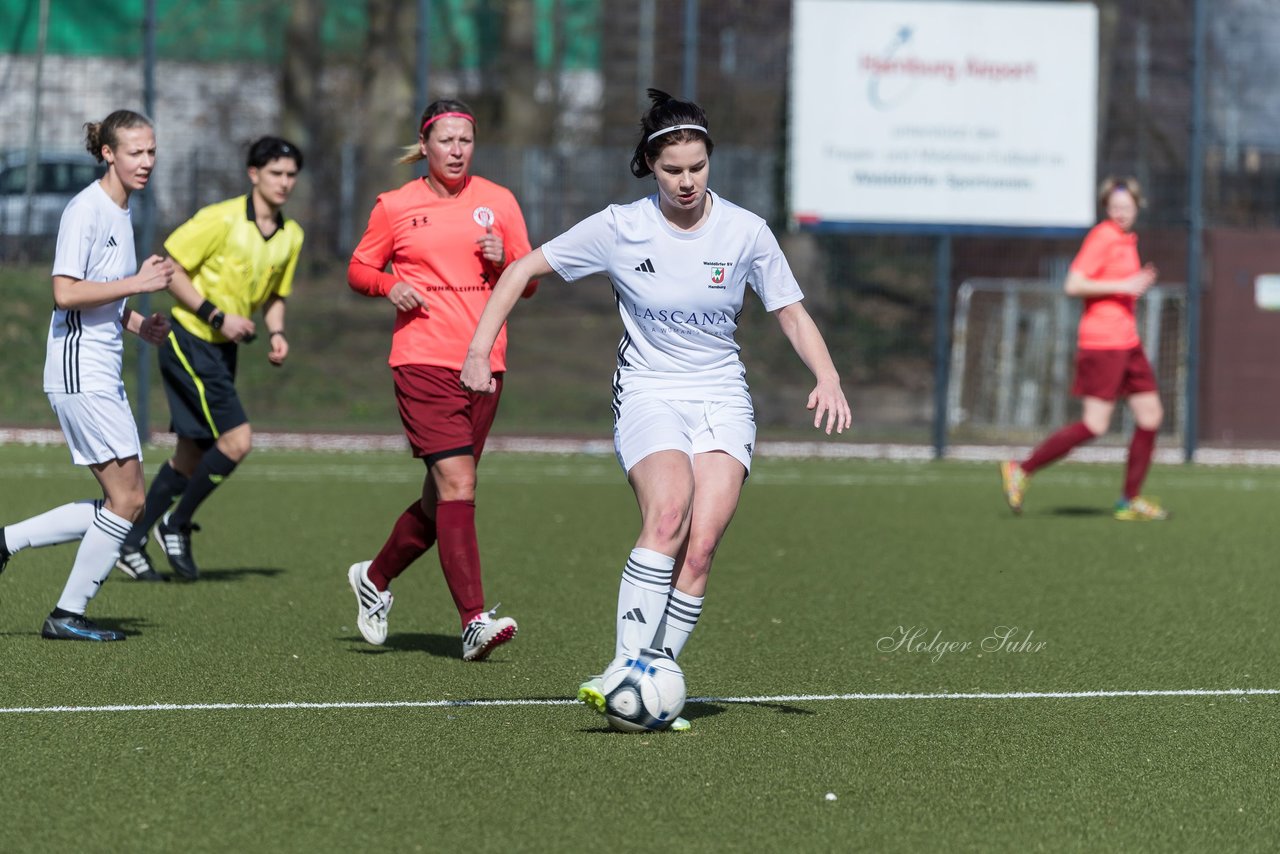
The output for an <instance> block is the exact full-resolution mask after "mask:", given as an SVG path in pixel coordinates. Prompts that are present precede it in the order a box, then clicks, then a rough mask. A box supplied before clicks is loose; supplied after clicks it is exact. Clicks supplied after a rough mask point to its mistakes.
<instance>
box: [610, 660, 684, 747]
mask: <svg viewBox="0 0 1280 854" xmlns="http://www.w3.org/2000/svg"><path fill="white" fill-rule="evenodd" d="M602 683H603V684H602V685H601V691H602V693H603V694H604V714H605V717H606V718H608V720H609V726H611V727H613V728H614V729H616V730H620V731H622V732H653V731H655V730H661V729H666V728H667V727H669V726H671V724H672V722H673V721H675V719H676V717H677V716H678V715H679V714H680V711H681V710H682V709H683V708H684V672H683V671H682V670H681V669H680V665H678V664H676V662H675V659H674V658H672V657H671V656H669V655H667V654H666V653H664V652H662V651H661V650H656V649H642V650H640V654H639V655H636V656H634V657H633V656H621V657H619V658H617V659H614V661H613V663H612V664H610V665H609V669H608V670H606V671H605V672H604V678H603V680H602Z"/></svg>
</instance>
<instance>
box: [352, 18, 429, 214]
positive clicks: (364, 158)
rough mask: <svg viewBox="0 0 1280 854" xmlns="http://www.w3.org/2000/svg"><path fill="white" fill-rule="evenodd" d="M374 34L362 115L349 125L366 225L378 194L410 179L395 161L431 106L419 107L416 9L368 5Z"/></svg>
mask: <svg viewBox="0 0 1280 854" xmlns="http://www.w3.org/2000/svg"><path fill="white" fill-rule="evenodd" d="M365 8H366V10H367V13H368V19H369V30H368V33H367V35H366V37H365V51H364V60H363V62H362V64H361V69H360V71H361V73H360V108H359V109H360V114H359V115H358V116H351V117H349V118H348V119H347V120H346V121H345V122H344V124H345V125H346V127H347V128H348V129H349V131H350V133H351V134H352V137H353V139H352V141H353V142H354V143H356V144H357V151H358V163H359V180H358V181H357V185H356V186H357V190H356V200H355V218H356V221H357V222H362V221H363V218H364V217H365V215H366V214H368V212H369V210H370V209H372V207H373V201H374V199H375V198H376V197H377V195H378V193H380V192H383V191H384V190H388V189H390V188H392V187H395V186H397V185H399V184H401V183H403V182H404V181H405V180H407V178H408V176H409V174H410V173H409V171H408V170H407V169H406V168H405V167H403V166H397V165H396V164H395V161H396V159H397V157H398V155H399V153H400V149H401V148H402V147H403V146H405V145H409V144H410V143H412V142H413V141H414V133H413V122H414V119H415V118H416V117H417V115H418V113H419V111H420V110H421V109H422V108H423V107H424V106H425V104H416V103H415V101H414V86H413V79H412V72H413V68H414V55H415V53H414V41H413V33H414V23H415V15H416V9H415V4H413V3H405V2H400V0H366V5H365Z"/></svg>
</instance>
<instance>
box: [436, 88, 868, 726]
mask: <svg viewBox="0 0 1280 854" xmlns="http://www.w3.org/2000/svg"><path fill="white" fill-rule="evenodd" d="M649 97H650V99H651V100H652V101H653V105H652V107H650V109H649V110H648V112H646V113H645V115H644V117H643V118H642V120H641V124H642V127H643V131H642V133H641V137H640V142H639V144H638V145H637V146H636V151H635V156H634V157H633V158H632V161H631V171H632V173H633V174H634V175H635V176H636V177H637V178H645V177H648V176H649V175H653V176H654V177H655V178H656V181H657V192H656V193H654V194H653V195H651V196H649V197H647V198H644V199H640V200H639V201H636V202H632V203H631V204H629V205H611V206H609V207H608V208H606V209H605V210H603V211H600V212H599V213H597V214H595V215H593V216H590V217H588V218H587V219H585V220H583V221H582V222H580V223H578V224H577V225H576V226H574V227H573V228H571V229H570V230H569V231H567V232H565V233H564V234H561V235H560V236H559V237H556V238H554V239H553V240H551V241H549V242H548V243H546V244H544V245H543V246H542V247H540V248H539V249H536V250H534V251H533V252H531V253H530V254H528V255H525V256H523V257H522V258H520V259H518V260H517V261H515V263H513V264H511V265H510V266H508V267H507V269H506V270H505V271H504V272H503V274H502V277H501V278H500V279H499V280H498V284H497V285H495V286H494V289H493V295H492V296H491V297H490V299H489V302H488V304H487V305H486V306H485V310H484V314H483V315H482V316H481V318H480V323H479V325H478V326H477V328H476V332H475V337H474V338H473V339H472V341H471V347H470V349H469V350H468V353H467V360H466V363H465V365H464V366H463V369H462V375H461V382H462V385H463V387H465V388H467V389H470V390H473V391H481V392H484V391H491V390H492V389H493V388H494V383H493V380H492V379H491V378H490V373H489V349H490V347H492V345H493V342H494V339H495V337H496V336H497V334H498V330H499V329H500V328H501V326H502V324H503V322H504V321H505V320H506V318H507V315H508V314H510V312H511V309H512V307H513V306H514V305H515V302H516V300H517V299H518V298H519V296H520V292H521V291H522V290H523V289H524V286H525V283H526V282H528V281H529V280H530V279H533V278H536V277H538V276H544V275H547V274H549V273H551V272H555V273H557V274H558V275H559V276H560V277H561V278H563V279H564V280H565V281H568V282H573V281H576V280H577V279H580V278H582V277H584V276H587V275H590V274H592V273H605V274H606V275H607V276H608V277H609V279H610V281H611V282H612V283H613V288H614V293H615V295H616V298H617V304H618V310H619V313H620V314H621V315H622V324H623V335H622V341H621V343H620V344H619V345H618V368H617V372H616V373H615V374H614V381H613V412H614V446H615V448H616V450H617V454H618V461H619V463H621V465H622V467H623V468H624V469H625V470H626V472H627V479H628V480H629V481H630V483H631V487H632V489H633V490H634V491H635V494H636V501H637V503H638V504H639V505H640V517H641V527H640V536H639V538H638V539H637V540H636V544H635V548H633V549H632V551H631V554H630V555H629V556H628V558H627V560H626V563H625V566H624V568H623V570H622V583H621V586H620V588H619V591H618V610H617V620H616V643H615V646H614V655H615V657H617V656H633V655H635V654H636V653H637V652H639V651H640V650H641V649H642V648H646V647H649V648H656V649H660V650H663V651H665V652H666V653H667V654H669V655H670V656H672V657H673V658H675V657H678V656H679V655H680V652H681V650H682V649H683V648H684V646H685V643H686V642H687V641H688V639H689V635H690V633H691V632H692V631H693V629H694V626H695V625H697V622H698V618H699V616H700V615H701V613H702V604H703V597H704V594H705V592H706V587H707V574H708V572H709V571H710V569H711V561H712V558H713V557H714V556H715V552H716V547H717V545H719V543H720V539H721V537H722V536H724V532H725V529H726V528H728V526H729V520H730V519H732V518H733V513H734V511H735V510H736V509H737V506H738V498H739V495H740V493H741V490H742V485H743V483H744V482H745V480H746V478H747V475H748V473H749V472H750V470H751V454H752V450H753V448H754V447H755V435H756V429H755V417H754V412H753V410H752V406H751V395H750V393H749V392H748V391H747V383H746V369H745V368H744V366H743V364H742V362H741V360H740V359H739V358H738V350H739V347H738V344H737V342H736V341H735V340H734V332H735V331H736V329H737V321H738V317H739V314H740V313H741V311H742V302H743V297H744V296H745V292H746V288H747V287H748V286H750V287H751V289H752V290H754V291H755V292H756V294H757V295H758V296H759V297H760V299H761V301H762V302H763V303H764V306H765V308H766V309H767V310H769V311H770V312H772V313H773V314H774V315H775V316H776V317H777V318H778V322H779V323H780V324H781V326H782V331H783V332H784V334H785V335H786V336H787V338H788V339H789V340H790V342H791V345H792V347H794V348H795V351H796V353H797V354H798V355H799V356H800V358H801V360H803V361H804V363H805V365H806V366H807V367H808V368H809V370H811V371H812V372H813V374H814V377H815V378H816V385H815V386H814V388H813V391H812V392H810V394H809V398H808V408H809V409H811V410H813V412H814V418H813V426H814V427H821V426H822V424H823V420H824V419H825V421H826V424H825V429H826V432H827V433H828V434H830V433H831V431H832V430H833V429H834V430H835V431H836V432H838V433H839V432H843V431H844V429H845V428H846V427H848V426H850V423H851V416H850V412H849V404H848V402H847V401H846V400H845V396H844V392H843V391H841V389H840V377H839V375H838V374H837V373H836V369H835V365H834V364H833V363H832V360H831V355H830V353H829V352H828V351H827V345H826V343H825V342H824V341H823V339H822V334H821V333H820V332H819V331H818V328H817V326H816V325H815V324H814V322H813V320H812V318H810V316H809V314H808V312H807V311H805V309H804V307H803V305H802V304H801V302H800V301H801V299H802V298H803V295H802V294H801V293H800V287H799V285H798V284H797V283H796V280H795V277H794V276H793V275H792V273H791V268H790V267H789V266H788V264H787V261H786V258H784V257H783V255H782V250H781V249H780V248H779V246H778V241H777V239H776V238H775V237H774V235H773V233H772V232H771V231H770V230H769V227H768V226H767V225H766V224H765V222H764V220H762V219H761V218H760V217H758V216H756V215H755V214H753V213H751V212H750V211H747V210H745V209H743V208H740V207H738V206H737V205H734V204H733V203H732V202H729V201H727V200H725V199H724V198H723V197H721V196H718V195H716V194H714V193H712V192H711V191H710V190H708V189H707V179H708V173H709V172H710V166H711V151H712V141H711V136H710V134H709V133H708V132H707V117H706V114H705V112H703V110H702V108H701V107H699V106H698V105H697V104H694V103H692V102H689V101H679V100H676V99H674V98H672V97H671V96H670V95H667V94H666V93H664V92H659V91H657V90H654V89H650V90H649ZM578 699H579V700H581V701H582V702H584V703H586V704H587V705H589V706H591V707H592V708H594V709H596V710H597V711H601V712H602V711H604V696H603V694H602V692H601V690H600V680H599V677H593V678H591V679H588V680H587V681H586V682H584V683H583V684H582V686H581V688H580V689H579V691H578ZM688 726H689V724H688V722H687V721H685V720H684V719H680V720H678V721H677V722H676V725H675V726H674V727H673V728H674V729H687V728H688Z"/></svg>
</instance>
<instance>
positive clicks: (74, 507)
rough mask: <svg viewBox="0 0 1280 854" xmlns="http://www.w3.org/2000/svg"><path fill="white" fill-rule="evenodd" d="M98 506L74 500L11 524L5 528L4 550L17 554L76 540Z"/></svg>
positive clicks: (82, 532)
mask: <svg viewBox="0 0 1280 854" xmlns="http://www.w3.org/2000/svg"><path fill="white" fill-rule="evenodd" d="M101 504H102V502H101V501H77V502H75V503H74V504H64V505H62V506H61V507H55V508H53V509H52V510H49V511H47V512H45V513H41V514H40V515H39V516H32V517H31V518H30V519H24V520H23V521H21V522H15V523H13V524H12V525H5V528H4V539H5V547H6V548H7V549H8V550H9V553H10V554H17V553H18V552H20V551H22V550H23V549H28V548H38V547H39V546H54V545H57V544H58V543H69V542H71V541H72V540H78V539H80V538H81V537H83V536H84V532H85V531H87V530H89V526H90V525H92V524H93V513H94V511H95V510H97V509H98V507H99V505H101Z"/></svg>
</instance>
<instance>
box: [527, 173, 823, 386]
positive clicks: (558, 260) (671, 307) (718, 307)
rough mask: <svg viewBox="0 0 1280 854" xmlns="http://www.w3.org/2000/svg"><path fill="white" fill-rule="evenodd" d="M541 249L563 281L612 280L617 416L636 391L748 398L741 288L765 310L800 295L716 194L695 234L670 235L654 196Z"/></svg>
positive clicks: (756, 227) (754, 220)
mask: <svg viewBox="0 0 1280 854" xmlns="http://www.w3.org/2000/svg"><path fill="white" fill-rule="evenodd" d="M708 195H711V194H710V192H709V191H708ZM542 252H543V254H544V255H545V256H546V259H547V263H549V264H550V265H551V266H552V268H553V269H554V270H555V271H556V273H558V274H559V275H560V277H561V278H563V279H564V280H565V281H567V282H572V281H574V280H576V279H580V278H582V277H583V276H587V275H590V274H592V273H600V272H603V273H605V274H607V275H608V277H609V279H610V280H611V281H612V282H613V290H614V295H615V298H616V300H617V303H618V312H619V314H621V315H622V325H623V329H624V331H623V335H622V341H621V342H620V343H619V344H618V370H617V373H615V375H614V385H613V390H614V407H615V411H616V408H617V406H618V405H619V404H620V403H621V401H622V400H624V399H625V398H626V396H627V395H630V394H634V393H637V392H657V393H660V394H662V395H663V396H664V397H667V398H669V399H673V400H732V399H735V398H742V397H747V398H748V399H749V395H748V394H747V382H746V368H745V366H744V365H743V364H742V360H741V359H739V358H738V351H739V349H740V348H739V346H738V343H737V342H736V341H735V340H734V332H735V331H736V330H737V328H738V317H739V316H740V314H741V312H742V301H743V297H744V296H745V293H746V287H747V285H750V286H751V289H752V290H754V291H755V292H756V294H758V295H759V297H760V299H761V301H762V302H763V303H764V307H765V308H766V309H767V310H769V311H775V310H777V309H779V308H782V307H784V306H787V305H790V304H791V303H794V302H799V301H800V300H801V299H803V298H804V295H803V294H802V293H801V292H800V286H799V284H797V283H796V279H795V276H794V275H792V273H791V267H790V266H789V265H788V264H787V259H786V258H785V257H784V256H783V254H782V249H781V247H779V246H778V240H777V238H775V237H774V236H773V232H771V231H770V230H769V227H768V225H767V224H766V223H765V221H764V220H763V219H761V218H760V217H758V216H756V215H755V214H753V213H751V212H750V211H748V210H746V209H744V208H740V207H738V206H737V205H735V204H733V203H732V202H728V201H725V200H724V199H723V198H722V197H720V196H717V195H711V214H710V216H709V217H708V218H707V221H706V222H705V223H703V225H702V226H701V227H700V228H698V229H697V230H696V231H690V232H683V231H678V230H677V229H675V228H672V227H671V225H670V224H669V223H668V222H667V220H666V218H665V217H664V216H663V215H662V211H661V210H660V209H659V207H658V197H657V195H656V194H655V195H652V196H649V197H648V198H645V199H640V200H639V201H636V202H632V203H631V204H629V205H610V206H609V207H608V208H606V209H604V210H603V211H600V212H599V213H597V214H594V215H592V216H590V217H588V218H587V219H585V220H583V221H582V222H580V223H578V224H577V225H575V226H574V227H573V228H571V229H569V230H568V231H566V232H565V233H564V234H561V235H560V236H559V237H556V238H554V239H553V240H551V241H549V242H548V243H546V244H544V245H543V247H542Z"/></svg>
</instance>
